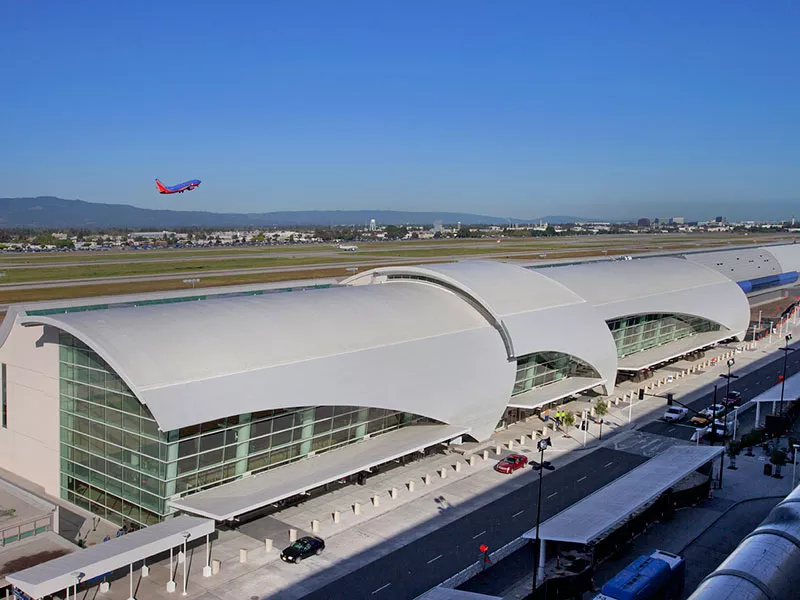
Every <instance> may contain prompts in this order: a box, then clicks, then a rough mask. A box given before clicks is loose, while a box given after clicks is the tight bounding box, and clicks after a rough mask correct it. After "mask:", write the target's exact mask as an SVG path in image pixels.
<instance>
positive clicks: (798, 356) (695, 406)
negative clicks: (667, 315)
mask: <svg viewBox="0 0 800 600" xmlns="http://www.w3.org/2000/svg"><path fill="white" fill-rule="evenodd" d="M789 347H790V348H792V349H794V350H795V351H794V352H790V353H789V358H788V359H787V362H786V377H790V376H792V375H794V374H795V373H797V372H798V371H800V344H798V345H795V346H791V345H790V346H789ZM782 373H783V357H782V356H781V357H779V358H777V359H775V360H774V361H771V362H769V363H767V364H766V365H764V366H762V367H761V368H759V369H757V370H755V371H752V372H750V373H748V374H747V375H742V376H741V377H739V378H738V379H731V386H730V389H731V391H737V392H741V394H742V401H743V402H746V401H748V400H752V399H753V398H755V397H756V396H758V395H760V394H762V393H764V392H766V391H767V390H768V389H769V388H771V387H774V386H775V385H776V384H777V383H778V376H779V375H781V374H782ZM731 374H732V375H736V369H735V365H734V368H733V369H731ZM725 387H726V381H725V379H723V378H722V377H720V379H719V384H718V386H717V401H721V400H722V398H724V397H725ZM675 400H676V401H677V402H680V398H675ZM790 400H794V398H786V399H784V401H785V402H788V401H790ZM713 402H714V392H713V391H712V392H710V393H708V394H706V395H705V396H703V397H702V398H700V399H698V400H695V401H694V402H690V403H688V404H686V406H687V407H689V408H690V409H691V410H690V411H689V416H688V417H686V419H684V422H683V423H666V422H664V421H661V420H659V421H653V422H652V423H648V424H647V425H645V426H643V427H640V428H639V429H638V431H643V432H645V433H655V434H658V435H663V436H667V437H672V438H678V439H682V440H689V439H691V437H692V434H693V433H694V431H695V428H694V427H692V426H691V425H689V424H688V420H689V419H690V418H691V415H692V414H693V413H692V412H691V411H692V410H693V411H698V412H699V411H701V410H703V409H704V408H706V407H707V406H710V405H711V404H713ZM764 408H767V407H762V410H763V409H764ZM771 408H772V407H771V406H769V407H768V409H770V410H771ZM784 408H785V407H784ZM751 413H752V415H753V416H752V417H751ZM764 413H766V411H764ZM745 419H746V420H745ZM751 419H752V420H751ZM754 421H755V408H752V409H750V410H749V411H748V413H747V416H746V417H740V419H739V426H740V428H741V429H742V431H747V430H748V429H751V428H752V426H753V424H754Z"/></svg>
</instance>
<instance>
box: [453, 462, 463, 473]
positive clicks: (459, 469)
mask: <svg viewBox="0 0 800 600" xmlns="http://www.w3.org/2000/svg"><path fill="white" fill-rule="evenodd" d="M453 468H454V469H455V470H456V473H461V461H458V462H457V463H456V464H455V465H453Z"/></svg>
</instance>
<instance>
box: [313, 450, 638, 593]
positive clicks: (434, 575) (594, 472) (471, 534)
mask: <svg viewBox="0 0 800 600" xmlns="http://www.w3.org/2000/svg"><path fill="white" fill-rule="evenodd" d="M646 460H647V458H645V457H643V456H638V455H635V454H629V453H627V452H619V451H616V450H610V449H607V448H598V449H597V450H595V451H594V452H591V453H590V454H588V455H587V456H584V457H582V458H579V459H578V460H576V461H574V462H572V463H570V464H569V466H568V467H566V468H564V469H562V470H556V471H553V472H550V473H547V474H546V475H545V476H544V477H543V488H542V489H543V492H542V498H543V502H542V521H544V520H546V519H548V518H550V517H552V516H553V515H555V514H557V513H559V512H561V511H562V510H564V509H565V508H567V507H568V506H570V505H572V504H574V503H575V502H577V501H579V500H581V499H582V498H584V497H585V496H587V495H588V494H590V493H592V492H594V491H595V490H598V489H600V488H601V487H603V486H605V485H607V484H608V483H610V482H612V481H614V480H615V479H617V478H618V477H621V476H622V475H624V474H625V473H627V472H628V471H630V470H632V469H634V468H635V467H637V466H639V465H640V464H642V463H644V462H645V461H646ZM511 477H527V478H528V479H529V480H530V483H528V484H527V485H525V486H524V487H522V488H520V489H518V490H516V491H515V492H512V493H510V494H508V495H506V496H503V497H501V498H499V499H497V500H495V501H494V502H492V503H490V504H487V505H486V506H483V507H481V508H479V509H477V510H475V511H473V512H472V513H470V514H469V515H468V516H465V517H462V518H460V519H458V520H456V521H453V522H452V523H450V524H449V525H446V526H445V527H442V528H441V529H438V530H436V531H434V532H432V533H430V534H428V535H426V536H425V537H422V538H420V539H418V540H417V541H415V542H414V543H412V544H409V545H407V546H404V547H403V548H400V549H398V550H395V551H394V552H392V553H390V554H388V555H386V556H384V557H382V558H379V559H378V560H376V561H374V562H371V563H370V564H368V565H366V566H365V567H363V568H361V569H358V570H356V571H353V572H351V573H349V574H347V575H345V576H343V577H341V578H340V579H338V580H336V581H334V582H332V583H330V584H328V585H326V586H324V587H322V588H320V589H318V590H316V591H314V592H312V593H310V594H308V595H306V596H304V598H308V599H310V600H330V599H331V598H370V599H374V600H395V599H396V600H401V599H402V600H408V599H409V598H414V597H416V596H417V595H419V594H422V593H423V592H425V591H427V590H428V589H430V588H432V587H434V586H436V585H437V584H439V583H441V582H442V581H443V580H445V579H447V578H448V577H450V576H451V575H453V574H454V573H457V572H459V571H461V570H462V569H464V568H466V567H467V566H469V565H470V564H472V563H473V562H475V561H476V560H479V559H480V556H481V555H480V551H479V549H478V548H479V546H480V545H481V544H486V545H487V546H489V548H490V549H491V550H496V549H498V548H500V547H501V546H503V545H505V544H507V543H508V542H510V541H512V540H514V539H516V538H518V537H519V536H520V535H522V534H523V533H524V532H525V531H528V530H529V529H531V528H532V527H534V525H535V523H536V497H537V492H538V473H536V472H534V471H533V469H526V472H525V473H523V474H516V475H511Z"/></svg>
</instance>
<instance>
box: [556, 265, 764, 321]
mask: <svg viewBox="0 0 800 600" xmlns="http://www.w3.org/2000/svg"><path fill="white" fill-rule="evenodd" d="M542 271H543V272H545V273H546V274H547V276H548V277H551V278H552V279H554V280H556V281H558V282H560V283H562V284H563V285H565V286H567V287H568V288H570V289H571V290H572V291H574V292H575V293H577V294H579V295H580V296H582V297H583V298H585V299H586V300H587V301H588V302H590V303H591V304H592V305H593V306H594V307H595V308H596V309H597V310H598V311H599V313H600V315H601V317H602V318H603V319H604V320H610V319H615V318H618V317H624V316H627V315H635V314H647V313H672V314H686V315H693V316H698V317H702V318H704V319H708V320H710V321H713V322H715V323H719V324H720V325H722V326H723V327H724V328H725V329H727V330H728V331H730V332H731V335H732V336H734V335H735V336H740V335H743V334H744V333H745V331H746V330H747V327H748V325H749V322H750V305H749V303H748V301H747V296H746V295H745V294H744V292H743V291H742V289H741V288H740V287H739V286H738V285H737V284H736V283H735V282H734V281H732V280H731V279H728V278H727V277H725V276H724V275H722V274H721V273H718V272H717V271H715V270H713V269H711V268H708V267H704V266H702V265H700V264H697V263H694V262H690V261H687V260H684V259H681V258H642V259H635V260H629V261H609V262H603V263H594V264H579V265H570V266H565V267H552V268H548V269H542Z"/></svg>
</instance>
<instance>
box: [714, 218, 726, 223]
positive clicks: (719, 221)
mask: <svg viewBox="0 0 800 600" xmlns="http://www.w3.org/2000/svg"><path fill="white" fill-rule="evenodd" d="M714 222H715V223H724V222H725V217H714Z"/></svg>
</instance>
